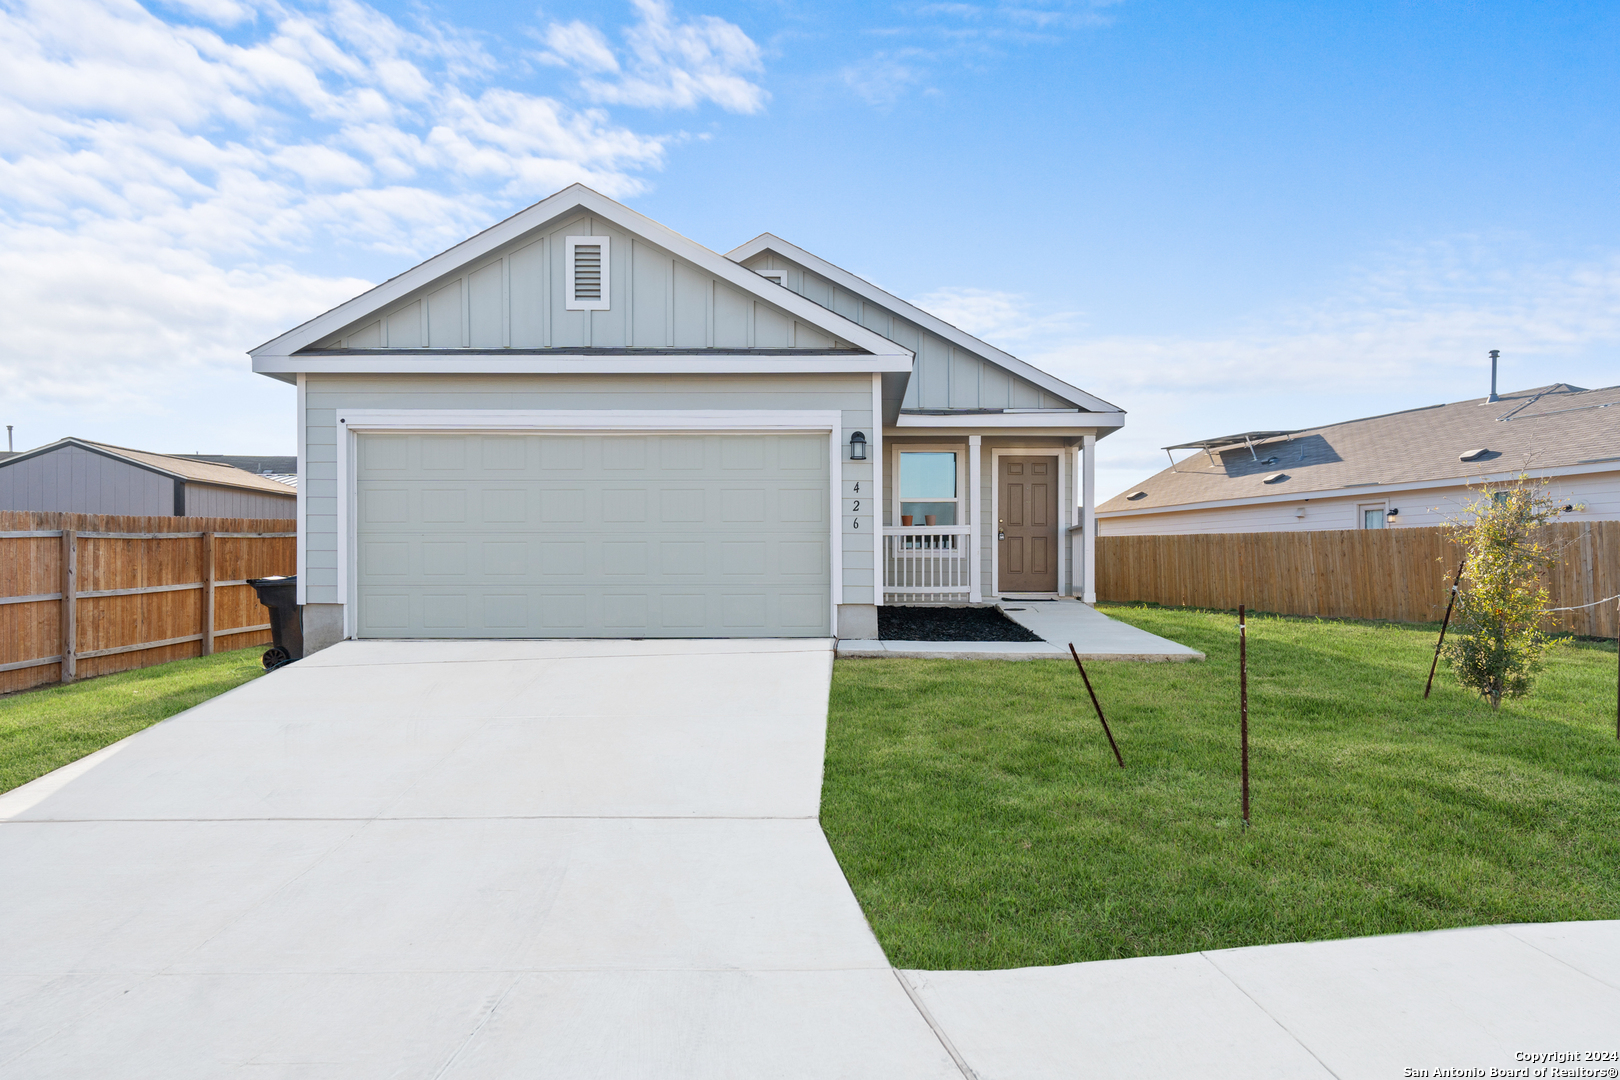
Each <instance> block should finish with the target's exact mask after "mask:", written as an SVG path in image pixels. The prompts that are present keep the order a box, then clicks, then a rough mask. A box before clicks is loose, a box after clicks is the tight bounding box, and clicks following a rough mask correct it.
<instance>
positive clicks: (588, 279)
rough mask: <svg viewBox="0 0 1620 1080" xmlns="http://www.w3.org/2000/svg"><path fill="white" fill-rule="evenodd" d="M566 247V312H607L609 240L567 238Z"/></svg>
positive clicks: (581, 237)
mask: <svg viewBox="0 0 1620 1080" xmlns="http://www.w3.org/2000/svg"><path fill="white" fill-rule="evenodd" d="M564 243H565V244H566V245H567V257H566V260H565V261H566V263H567V265H566V266H565V267H564V270H563V272H564V273H565V274H566V275H567V278H568V302H567V304H566V305H565V306H566V307H567V308H568V310H569V311H606V310H607V307H608V296H609V285H610V282H611V278H609V276H608V238H607V237H605V236H570V237H567V238H566V239H565V241H564Z"/></svg>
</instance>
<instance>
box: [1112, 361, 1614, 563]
mask: <svg viewBox="0 0 1620 1080" xmlns="http://www.w3.org/2000/svg"><path fill="white" fill-rule="evenodd" d="M1611 406H1620V386H1610V387H1605V388H1604V389H1601V390H1585V389H1582V388H1581V387H1579V386H1569V385H1567V384H1564V383H1554V384H1553V385H1551V386H1542V387H1538V388H1536V389H1534V390H1521V391H1519V392H1517V393H1512V394H1503V395H1501V396H1500V397H1497V396H1495V395H1492V396H1491V397H1485V398H1473V399H1471V400H1469V401H1459V402H1454V403H1452V404H1450V405H1432V406H1429V407H1428V408H1423V409H1409V410H1407V411H1405V412H1397V413H1388V414H1385V415H1383V416H1370V417H1367V418H1365V419H1362V420H1349V421H1346V422H1345V423H1342V424H1328V425H1326V426H1323V427H1315V428H1301V429H1298V430H1293V431H1249V432H1242V433H1240V434H1237V435H1227V436H1222V437H1220V438H1213V439H1199V440H1196V441H1193V442H1187V443H1181V444H1179V445H1177V446H1170V447H1166V448H1165V450H1166V452H1167V453H1168V452H1170V451H1173V450H1184V449H1185V450H1193V451H1194V453H1193V454H1191V455H1190V456H1188V457H1187V458H1185V459H1183V460H1181V461H1176V460H1175V459H1174V458H1172V459H1171V465H1170V467H1169V468H1167V469H1165V470H1163V471H1162V472H1159V473H1157V474H1156V475H1154V476H1152V477H1149V478H1148V479H1146V480H1144V481H1142V482H1141V483H1140V484H1136V485H1133V486H1132V487H1130V488H1129V489H1127V490H1126V491H1124V492H1121V493H1120V494H1118V495H1116V496H1114V497H1113V498H1112V499H1109V500H1108V501H1107V502H1105V503H1103V504H1102V505H1101V506H1099V507H1098V508H1097V531H1098V532H1099V533H1100V534H1101V535H1103V536H1122V535H1126V534H1144V533H1160V534H1163V533H1215V532H1286V531H1292V530H1305V529H1384V528H1404V527H1418V526H1433V525H1444V524H1446V523H1447V522H1448V521H1451V520H1453V519H1454V518H1457V517H1460V516H1462V515H1463V514H1464V512H1465V511H1466V509H1467V507H1468V506H1469V505H1470V504H1471V503H1473V502H1474V501H1476V500H1477V499H1478V498H1479V497H1480V490H1479V485H1481V484H1484V483H1502V482H1505V481H1511V480H1513V479H1514V478H1516V477H1518V476H1520V475H1522V474H1528V475H1530V476H1532V477H1537V478H1542V477H1545V478H1549V479H1550V480H1551V485H1550V491H1551V493H1552V494H1553V495H1555V496H1556V497H1557V498H1558V499H1560V500H1563V501H1565V502H1566V504H1568V505H1571V506H1579V507H1583V509H1580V510H1577V511H1576V512H1574V513H1571V514H1569V515H1567V516H1566V519H1567V520H1575V521H1581V520H1587V521H1595V520H1614V519H1620V408H1612V407H1611Z"/></svg>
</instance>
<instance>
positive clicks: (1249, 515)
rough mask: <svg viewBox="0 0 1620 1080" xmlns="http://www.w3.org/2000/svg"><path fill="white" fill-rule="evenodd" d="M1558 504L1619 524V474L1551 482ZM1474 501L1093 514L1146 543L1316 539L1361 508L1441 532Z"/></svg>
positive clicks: (1304, 497) (1374, 500)
mask: <svg viewBox="0 0 1620 1080" xmlns="http://www.w3.org/2000/svg"><path fill="white" fill-rule="evenodd" d="M1547 492H1548V494H1549V495H1551V496H1552V497H1554V498H1555V499H1558V500H1559V501H1560V502H1564V503H1571V504H1580V505H1582V506H1584V507H1585V509H1584V510H1583V511H1581V512H1579V513H1572V514H1565V515H1562V517H1561V518H1560V520H1564V521H1599V520H1611V521H1612V520H1620V471H1616V472H1608V473H1589V474H1587V475H1584V476H1555V477H1553V478H1552V482H1551V483H1550V484H1548V486H1547ZM1480 497H1481V491H1480V489H1479V488H1477V487H1476V488H1473V489H1470V488H1468V487H1466V486H1464V485H1461V484H1449V485H1436V486H1434V487H1428V488H1422V489H1413V490H1407V491H1386V490H1384V489H1383V488H1382V487H1379V486H1377V485H1368V486H1366V487H1357V488H1350V489H1347V490H1343V491H1335V492H1330V493H1323V492H1301V494H1300V497H1299V498H1298V499H1297V500H1294V501H1290V502H1274V503H1248V504H1243V505H1239V506H1220V507H1208V508H1204V509H1198V510H1165V511H1162V512H1158V513H1148V514H1130V515H1121V516H1118V517H1115V516H1109V517H1104V516H1102V515H1101V514H1099V515H1097V535H1098V536H1150V535H1161V536H1162V535H1168V534H1176V533H1250V532H1317V531H1321V530H1325V529H1357V528H1360V527H1361V518H1360V513H1361V509H1362V507H1370V506H1384V507H1386V508H1389V509H1397V510H1399V511H1400V514H1399V516H1398V517H1397V518H1396V520H1395V521H1394V522H1392V523H1391V524H1390V527H1391V528H1396V529H1405V528H1422V527H1432V526H1437V525H1445V524H1448V523H1449V522H1451V521H1452V520H1454V519H1457V518H1460V517H1462V516H1464V515H1465V514H1466V513H1467V509H1468V507H1469V505H1470V504H1471V503H1473V502H1474V501H1476V500H1477V499H1479V498H1480Z"/></svg>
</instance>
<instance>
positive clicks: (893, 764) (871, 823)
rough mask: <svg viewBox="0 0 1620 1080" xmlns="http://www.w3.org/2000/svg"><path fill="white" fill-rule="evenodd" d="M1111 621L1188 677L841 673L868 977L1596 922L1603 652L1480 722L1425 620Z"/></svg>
mask: <svg viewBox="0 0 1620 1080" xmlns="http://www.w3.org/2000/svg"><path fill="white" fill-rule="evenodd" d="M1106 610H1107V611H1108V614H1110V615H1112V616H1114V617H1115V618H1119V619H1122V620H1124V621H1126V622H1129V623H1132V624H1133V625H1136V626H1140V627H1142V628H1143V629H1145V630H1149V631H1152V632H1153V633H1156V634H1161V635H1163V636H1165V637H1168V638H1171V639H1173V640H1176V641H1180V642H1183V643H1185V644H1187V645H1191V646H1192V647H1194V648H1196V649H1199V650H1200V651H1202V652H1204V653H1206V654H1207V655H1208V656H1209V660H1208V662H1206V663H1194V664H1123V663H1095V664H1091V665H1088V666H1087V671H1088V672H1089V673H1090V674H1091V678H1092V681H1093V684H1094V685H1095V686H1096V688H1097V694H1098V697H1099V698H1100V699H1101V700H1102V703H1103V708H1104V710H1105V711H1106V712H1107V714H1108V719H1109V723H1110V724H1111V725H1112V727H1113V729H1114V735H1115V738H1117V739H1118V740H1119V744H1120V749H1121V751H1122V752H1123V754H1124V756H1125V765H1126V769H1125V770H1124V771H1123V772H1122V771H1121V770H1120V769H1119V767H1118V766H1117V765H1116V764H1115V763H1114V758H1113V756H1112V754H1111V753H1110V752H1109V749H1108V744H1107V741H1106V740H1105V738H1104V736H1103V733H1102V730H1101V729H1100V728H1099V726H1098V724H1097V720H1096V716H1095V715H1094V714H1093V712H1092V710H1091V704H1090V702H1089V700H1088V699H1087V697H1086V694H1085V689H1084V687H1083V686H1082V685H1081V682H1080V678H1079V675H1078V674H1077V673H1076V671H1075V670H1074V667H1073V665H1072V664H1067V663H1057V662H1049V661H1037V662H1031V663H1007V662H1000V661H949V660H840V661H838V662H837V663H836V665H835V666H834V669H833V681H832V707H831V713H830V717H829V732H828V741H827V768H826V783H825V787H824V791H823V808H822V824H823V826H824V827H825V829H826V832H827V835H828V837H829V838H830V839H831V841H832V846H833V849H834V851H835V852H837V855H838V858H839V861H840V863H841V864H842V866H843V868H844V872H845V873H846V874H847V875H848V877H849V880H850V882H851V884H852V885H853V886H854V888H855V893H856V895H857V896H858V897H859V898H860V901H861V904H862V905H863V906H864V908H865V910H866V914H867V916H868V918H870V919H871V922H872V925H873V927H874V928H875V929H876V931H877V935H878V938H879V940H881V941H882V943H883V946H884V948H885V949H886V950H887V951H888V954H889V958H890V960H892V961H893V962H894V963H895V964H896V965H898V966H901V967H917V968H935V969H948V968H999V967H1017V966H1023V965H1028V964H1062V963H1070V962H1073V961H1079V960H1102V959H1108V958H1113V957H1127V956H1147V955H1156V954H1169V953H1181V952H1189V951H1193V950H1197V949H1210V948H1225V947H1230V946H1238V945H1259V944H1266V943H1272V942H1284V941H1312V940H1321V939H1326V938H1338V937H1352V936H1358V935H1363V934H1388V933H1398V932H1403V931H1409V930H1430V929H1436V928H1440V927H1452V926H1472V925H1480V924H1487V923H1500V922H1519V921H1548V920H1562V919H1614V918H1620V743H1617V742H1616V739H1615V648H1614V645H1613V643H1606V644H1605V643H1575V644H1571V645H1567V646H1565V647H1563V648H1561V649H1559V650H1557V651H1555V652H1554V654H1553V655H1552V657H1551V659H1550V661H1549V663H1548V665H1547V669H1546V671H1545V672H1544V673H1543V675H1542V677H1541V680H1540V682H1539V683H1538V684H1537V686H1536V688H1535V690H1534V691H1533V694H1532V696H1531V697H1529V698H1527V699H1524V700H1520V701H1511V702H1505V703H1504V704H1503V706H1502V711H1501V712H1500V713H1499V714H1496V715H1493V714H1492V713H1491V710H1490V707H1489V706H1488V705H1487V704H1486V703H1484V702H1483V701H1480V700H1479V699H1477V698H1474V697H1470V696H1469V695H1468V694H1466V693H1464V692H1463V691H1462V690H1461V689H1459V688H1458V687H1457V686H1456V684H1455V683H1454V682H1453V681H1452V680H1451V678H1450V677H1449V674H1448V673H1447V672H1446V670H1445V668H1444V667H1443V666H1442V668H1441V671H1440V674H1439V675H1438V676H1437V677H1436V680H1435V690H1434V694H1433V696H1432V697H1431V698H1430V699H1429V700H1428V701H1424V700H1423V696H1422V695H1423V680H1424V677H1425V676H1426V675H1427V673H1428V666H1429V659H1430V657H1431V656H1432V655H1433V651H1434V634H1435V631H1436V630H1437V629H1438V627H1411V626H1397V625H1390V624H1375V623H1356V622H1330V621H1319V620H1312V619H1296V618H1281V617H1264V616H1262V617H1258V618H1253V619H1251V621H1250V625H1249V663H1250V668H1249V709H1250V740H1251V742H1250V746H1251V765H1250V775H1251V785H1252V792H1253V803H1252V812H1251V816H1252V820H1253V825H1254V827H1253V828H1252V829H1250V830H1248V831H1244V830H1243V829H1242V828H1241V821H1240V818H1239V813H1238V750H1237V747H1238V716H1237V628H1236V624H1237V619H1236V616H1235V615H1232V614H1225V613H1216V612H1209V611H1197V610H1186V609H1168V608H1145V607H1126V606H1108V607H1107V608H1106Z"/></svg>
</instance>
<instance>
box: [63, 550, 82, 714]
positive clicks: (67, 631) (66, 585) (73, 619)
mask: <svg viewBox="0 0 1620 1080" xmlns="http://www.w3.org/2000/svg"><path fill="white" fill-rule="evenodd" d="M78 601H79V534H78V531H77V530H75V529H63V530H62V681H63V682H65V683H70V682H72V681H73V680H74V679H75V678H77V677H78V673H79V672H78V666H79V665H78V653H79V618H78V614H79V613H78V608H79V603H78Z"/></svg>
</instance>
